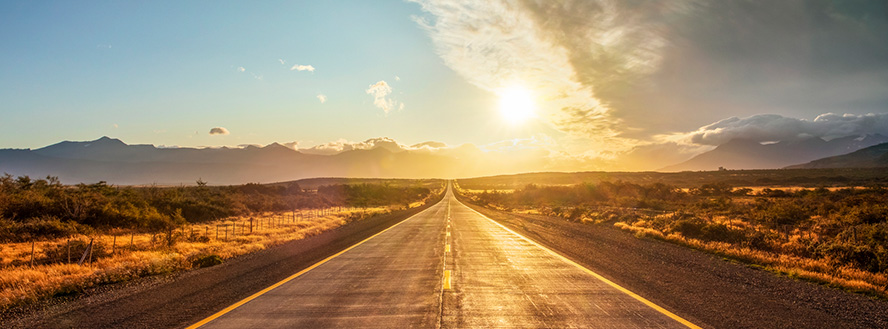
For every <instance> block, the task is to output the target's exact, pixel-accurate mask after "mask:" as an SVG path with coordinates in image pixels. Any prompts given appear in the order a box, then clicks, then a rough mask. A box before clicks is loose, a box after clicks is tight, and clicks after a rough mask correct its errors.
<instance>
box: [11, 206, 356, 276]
mask: <svg viewBox="0 0 888 329" xmlns="http://www.w3.org/2000/svg"><path fill="white" fill-rule="evenodd" d="M371 210H372V209H367V208H354V207H332V208H319V209H297V210H293V211H288V212H280V213H270V214H269V213H266V214H256V215H254V216H247V217H232V218H225V219H221V220H217V221H212V222H209V223H189V224H186V225H183V226H180V227H177V228H173V229H169V230H166V231H154V232H142V231H138V230H132V229H110V230H106V232H105V233H104V234H90V235H83V234H79V235H75V236H70V237H68V238H65V239H55V240H34V241H30V242H20V243H5V244H0V268H10V267H20V266H30V267H34V266H37V265H46V264H59V263H62V264H81V265H83V264H92V263H93V262H94V261H96V260H98V259H100V258H104V257H110V256H115V255H121V254H125V253H131V252H138V251H157V250H163V249H169V248H170V247H172V246H173V245H175V244H176V243H180V242H192V243H210V242H222V243H224V242H229V241H234V240H236V239H238V238H245V237H249V236H251V235H258V234H272V233H273V232H275V231H280V230H286V229H289V228H294V227H298V226H300V225H307V224H310V223H312V222H313V221H315V220H316V219H318V218H322V217H327V216H332V215H338V216H341V217H342V218H343V219H345V220H353V219H360V218H363V217H364V216H366V215H367V214H368V211H371Z"/></svg>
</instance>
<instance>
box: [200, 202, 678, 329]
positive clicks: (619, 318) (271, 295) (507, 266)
mask: <svg viewBox="0 0 888 329" xmlns="http://www.w3.org/2000/svg"><path fill="white" fill-rule="evenodd" d="M686 326H693V325H692V324H690V323H688V322H686V321H685V320H683V319H682V318H680V317H678V316H675V315H673V314H671V313H669V311H667V310H664V309H662V308H660V307H659V306H657V305H655V304H653V303H651V302H648V301H647V300H644V299H643V298H642V297H639V296H637V295H634V294H633V293H632V292H630V291H628V290H625V289H623V288H622V287H619V286H617V285H616V284H613V283H610V282H608V281H606V280H604V279H603V278H601V277H600V276H598V275H597V274H596V273H594V272H591V271H589V270H588V269H585V268H583V267H582V266H580V265H577V264H575V263H573V262H571V261H569V260H567V259H565V258H563V257H561V256H559V255H557V254H555V253H554V252H552V251H550V250H548V249H545V248H544V247H542V246H539V245H537V244H535V243H533V242H531V241H530V240H527V239H525V238H524V237H522V236H520V235H518V234H517V233H514V232H513V231H510V230H508V229H506V228H505V227H503V226H500V225H499V224H497V223H495V222H493V221H492V220H490V219H488V218H487V217H484V216H482V215H481V214H479V213H477V212H475V211H474V210H472V209H470V208H468V207H466V206H465V205H463V204H462V203H460V202H459V201H457V200H456V198H454V196H453V194H452V192H451V191H450V190H448V192H447V195H446V196H445V197H444V199H443V200H442V201H441V202H440V203H438V204H436V205H434V206H432V207H431V208H429V209H427V210H425V211H423V212H422V213H419V214H417V215H415V216H413V217H411V218H409V219H407V220H405V221H403V222H401V223H399V224H397V225H395V226H392V227H391V228H389V229H387V230H385V231H383V232H380V233H379V234H377V235H375V236H373V237H370V238H368V239H367V240H364V241H362V242H361V243H359V244H357V245H355V246H353V247H350V248H349V249H346V250H345V251H343V252H341V253H338V254H336V255H333V256H331V257H330V258H327V259H325V260H323V261H321V262H319V263H318V264H315V265H314V266H312V267H309V268H307V269H306V270H303V271H301V272H299V273H295V274H294V275H293V276H291V277H289V278H287V279H285V280H283V281H281V282H279V283H277V284H275V285H273V286H271V287H269V288H267V289H265V290H263V291H260V292H259V293H256V294H254V295H253V296H250V297H248V298H246V299H245V300H242V301H241V302H238V303H236V304H234V305H232V306H229V307H228V308H226V309H224V310H221V311H220V312H218V313H216V314H215V315H213V316H211V317H209V318H207V319H204V320H203V321H201V322H198V323H196V324H194V325H193V326H192V327H201V328H246V327H250V328H259V327H261V328H284V327H286V328H290V327H310V328H316V327H379V328H397V327H405V328H406V327H409V328H415V327H425V328H436V327H442V328H466V327H522V328H524V327H550V328H569V327H597V328H683V327H686Z"/></svg>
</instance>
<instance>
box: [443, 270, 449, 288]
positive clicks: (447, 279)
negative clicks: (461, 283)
mask: <svg viewBox="0 0 888 329" xmlns="http://www.w3.org/2000/svg"><path fill="white" fill-rule="evenodd" d="M444 290H450V270H445V271H444Z"/></svg>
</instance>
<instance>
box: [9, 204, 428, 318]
mask: <svg viewBox="0 0 888 329" xmlns="http://www.w3.org/2000/svg"><path fill="white" fill-rule="evenodd" d="M434 203H436V202H430V203H429V204H428V205H425V206H422V207H418V208H413V209H409V210H403V211H398V212H394V213H392V214H388V215H379V216H374V217H371V218H367V219H364V220H361V221H356V222H352V223H349V224H346V225H343V226H341V227H339V228H336V229H333V230H330V231H327V232H324V233H321V234H319V235H316V236H313V237H309V238H306V239H301V240H295V241H291V242H288V243H285V244H282V245H279V246H276V247H272V248H269V249H265V250H262V251H258V252H255V253H251V254H247V255H243V256H240V257H236V258H233V259H230V260H228V261H226V262H225V263H223V264H221V265H217V266H213V267H209V268H204V269H198V270H193V271H188V272H183V273H176V274H170V275H162V276H155V277H147V278H142V279H138V280H134V281H130V282H125V283H121V284H115V285H108V286H102V287H97V288H94V289H90V290H87V291H85V292H84V293H81V294H79V295H77V296H74V297H67V298H55V299H50V300H47V301H43V302H41V303H37V304H34V305H30V306H28V307H22V308H14V309H10V310H8V311H6V312H4V314H0V328H121V327H126V328H177V327H178V328H181V327H186V326H188V325H191V324H192V323H195V322H197V321H200V320H202V319H204V318H206V317H208V316H210V315H212V314H214V313H215V312H217V311H219V310H221V309H223V308H225V307H227V306H229V305H231V304H234V303H235V302H237V301H239V300H241V299H243V298H246V297H247V296H250V295H252V294H253V293H255V292H257V291H259V290H262V289H264V288H266V287H268V286H270V285H272V284H274V283H276V282H278V281H280V280H283V279H284V278H286V277H288V276H290V275H292V274H293V273H296V272H298V271H300V270H302V269H304V268H306V267H308V266H311V265H312V264H314V263H317V262H318V261H320V260H322V259H324V258H326V257H329V256H331V255H333V254H335V253H337V252H339V251H341V250H343V249H345V248H348V247H349V246H351V245H353V244H355V243H357V242H359V241H361V240H363V239H366V238H368V237H370V236H372V235H373V234H376V233H378V232H380V231H382V230H384V229H386V228H388V227H391V226H392V225H394V224H396V223H398V222H400V221H402V220H404V219H407V218H409V217H410V216H413V215H415V214H417V213H419V212H420V211H422V210H425V209H426V208H428V207H430V206H431V205H433V204H434Z"/></svg>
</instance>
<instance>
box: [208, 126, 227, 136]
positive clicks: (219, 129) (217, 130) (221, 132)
mask: <svg viewBox="0 0 888 329" xmlns="http://www.w3.org/2000/svg"><path fill="white" fill-rule="evenodd" d="M228 134H230V132H228V129H225V128H223V127H215V128H213V129H210V135H211V136H212V135H228Z"/></svg>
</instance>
